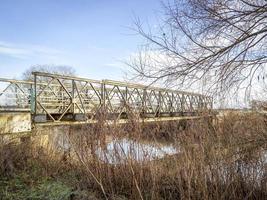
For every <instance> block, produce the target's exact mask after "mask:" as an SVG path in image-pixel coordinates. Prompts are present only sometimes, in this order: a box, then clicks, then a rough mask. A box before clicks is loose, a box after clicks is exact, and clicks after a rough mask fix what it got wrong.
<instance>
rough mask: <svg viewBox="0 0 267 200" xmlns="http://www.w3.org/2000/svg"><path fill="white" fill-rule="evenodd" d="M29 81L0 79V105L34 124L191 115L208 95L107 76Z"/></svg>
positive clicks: (206, 106)
mask: <svg viewBox="0 0 267 200" xmlns="http://www.w3.org/2000/svg"><path fill="white" fill-rule="evenodd" d="M33 76H34V81H18V80H10V79H0V86H2V87H0V89H1V91H2V92H1V91H0V109H1V110H3V111H4V110H18V111H19V110H28V111H30V112H31V113H32V115H33V119H34V121H35V122H46V121H52V122H59V121H71V120H76V121H86V120H93V119H97V118H98V117H99V116H101V115H102V114H103V113H104V114H105V115H106V117H108V118H111V119H125V118H128V117H129V115H132V114H134V115H139V116H140V117H142V118H155V117H175V116H196V115H198V114H199V113H201V112H203V111H207V110H210V109H212V101H213V100H212V97H210V96H205V95H201V94H195V93H189V92H183V91H176V90H169V89H163V88H156V87H147V86H144V85H138V84H129V83H124V82H118V81H111V80H102V81H98V80H92V79H85V78H78V77H72V76H62V75H57V74H50V73H42V72H33Z"/></svg>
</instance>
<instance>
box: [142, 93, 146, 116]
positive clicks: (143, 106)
mask: <svg viewBox="0 0 267 200" xmlns="http://www.w3.org/2000/svg"><path fill="white" fill-rule="evenodd" d="M146 93H147V91H146V89H143V98H142V114H145V113H146V95H147V94H146Z"/></svg>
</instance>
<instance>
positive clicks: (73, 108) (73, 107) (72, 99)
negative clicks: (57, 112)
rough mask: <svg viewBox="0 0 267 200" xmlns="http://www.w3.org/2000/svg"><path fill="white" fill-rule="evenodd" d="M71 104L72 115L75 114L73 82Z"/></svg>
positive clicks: (72, 82)
mask: <svg viewBox="0 0 267 200" xmlns="http://www.w3.org/2000/svg"><path fill="white" fill-rule="evenodd" d="M71 103H72V106H71V112H72V114H73V115H74V114H75V103H76V102H75V81H74V80H72V81H71Z"/></svg>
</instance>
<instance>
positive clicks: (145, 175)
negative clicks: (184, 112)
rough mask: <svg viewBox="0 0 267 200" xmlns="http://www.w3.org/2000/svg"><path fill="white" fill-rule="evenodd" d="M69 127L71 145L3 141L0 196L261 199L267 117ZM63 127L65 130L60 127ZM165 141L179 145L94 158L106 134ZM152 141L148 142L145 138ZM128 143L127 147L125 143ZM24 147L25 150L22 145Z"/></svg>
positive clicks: (265, 192)
mask: <svg viewBox="0 0 267 200" xmlns="http://www.w3.org/2000/svg"><path fill="white" fill-rule="evenodd" d="M103 124H104V123H103V121H101V120H100V122H99V123H98V124H96V125H94V126H93V125H88V126H82V127H75V128H71V129H70V132H69V134H68V139H69V142H70V144H71V148H70V149H68V148H66V149H65V150H64V151H63V150H59V149H58V148H55V146H53V145H51V144H46V145H44V144H42V145H41V144H40V142H39V143H38V142H37V141H38V140H37V139H36V138H33V139H32V140H31V142H22V143H17V142H15V141H13V142H12V143H7V142H5V141H4V140H3V141H2V144H1V150H0V169H1V177H0V193H1V195H0V196H1V198H2V199H266V197H267V187H266V184H267V174H266V150H267V121H266V117H264V116H262V115H259V114H254V113H247V114H236V113H228V114H227V115H225V116H223V117H220V118H218V119H217V120H211V119H210V118H208V117H207V118H203V119H202V120H198V121H196V120H195V121H187V122H179V123H178V122H168V123H167V122H164V123H160V124H150V125H149V124H140V123H137V122H136V121H135V120H134V119H132V120H131V122H130V123H129V124H125V125H116V124H109V125H105V126H104V125H103ZM66 134H67V133H66ZM108 137H111V138H112V140H114V141H116V140H115V139H116V138H117V139H118V138H125V137H128V138H132V139H134V140H135V141H139V142H143V141H144V140H147V139H148V138H150V140H151V138H153V140H154V141H158V140H165V141H171V142H172V144H173V145H174V146H176V147H177V149H179V152H178V153H177V154H174V155H166V156H165V157H164V158H161V159H155V160H151V159H149V156H147V157H146V159H144V160H142V161H136V160H135V159H134V158H135V154H136V153H137V151H136V149H135V148H136V147H134V146H133V147H132V149H133V151H131V153H130V156H129V155H128V156H127V159H125V157H124V158H122V157H123V155H122V154H121V153H119V152H121V150H120V146H119V145H118V146H117V147H116V148H117V149H115V151H114V155H113V156H114V157H116V158H121V160H120V162H119V163H109V162H107V160H106V162H105V160H103V159H99V154H98V153H97V152H98V149H99V148H102V149H103V152H106V154H104V155H106V156H107V155H108V150H107V149H106V150H105V147H106V143H107V138H108ZM151 142H153V141H151ZM130 148H131V147H130ZM26 150H27V151H26Z"/></svg>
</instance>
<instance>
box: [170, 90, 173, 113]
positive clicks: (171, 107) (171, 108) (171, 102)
mask: <svg viewBox="0 0 267 200" xmlns="http://www.w3.org/2000/svg"><path fill="white" fill-rule="evenodd" d="M173 102H174V94H173V92H172V97H171V100H170V114H171V115H172V113H173V111H174V108H173V105H174V103H173Z"/></svg>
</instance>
